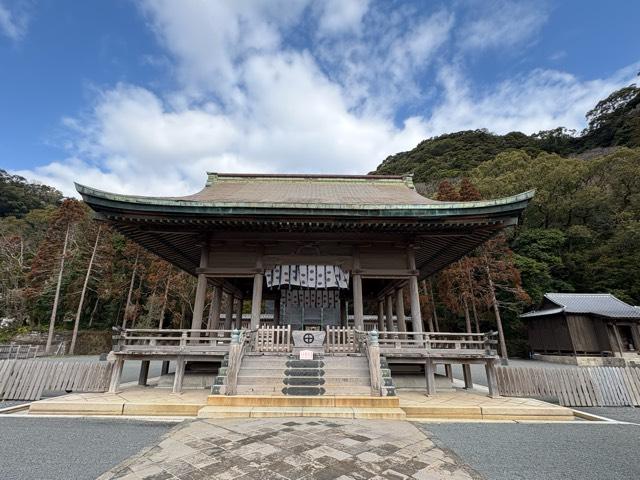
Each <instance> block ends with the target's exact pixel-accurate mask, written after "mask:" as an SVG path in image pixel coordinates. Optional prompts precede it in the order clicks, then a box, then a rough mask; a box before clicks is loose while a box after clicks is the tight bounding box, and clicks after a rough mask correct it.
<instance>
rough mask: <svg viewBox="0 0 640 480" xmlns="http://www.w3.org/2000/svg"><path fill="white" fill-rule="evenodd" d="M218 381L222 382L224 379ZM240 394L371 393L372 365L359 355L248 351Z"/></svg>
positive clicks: (242, 372)
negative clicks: (303, 356) (305, 355)
mask: <svg viewBox="0 0 640 480" xmlns="http://www.w3.org/2000/svg"><path fill="white" fill-rule="evenodd" d="M218 382H219V383H220V384H221V385H222V384H223V383H224V380H220V381H218V380H217V379H216V383H218ZM214 393H215V392H214ZM220 393H222V392H220ZM237 395H295V396H319V395H360V396H362V395H371V380H370V377H369V365H368V363H367V358H366V357H365V356H363V355H359V354H351V355H316V356H315V358H314V360H299V359H298V358H297V357H296V356H294V355H282V354H273V355H270V354H256V353H247V354H245V356H244V358H243V359H242V365H241V366H240V371H239V373H238V386H237Z"/></svg>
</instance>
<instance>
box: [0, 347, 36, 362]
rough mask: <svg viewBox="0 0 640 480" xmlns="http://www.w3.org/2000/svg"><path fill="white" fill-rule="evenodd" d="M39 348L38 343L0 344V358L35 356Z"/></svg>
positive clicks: (12, 358) (10, 358)
mask: <svg viewBox="0 0 640 480" xmlns="http://www.w3.org/2000/svg"><path fill="white" fill-rule="evenodd" d="M38 350H39V346H38V345H35V346H34V345H0V360H16V359H24V358H35V357H36V356H37V355H38Z"/></svg>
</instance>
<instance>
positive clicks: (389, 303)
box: [385, 295, 395, 332]
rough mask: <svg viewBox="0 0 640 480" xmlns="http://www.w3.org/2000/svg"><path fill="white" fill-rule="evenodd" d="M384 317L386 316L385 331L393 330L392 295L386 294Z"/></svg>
mask: <svg viewBox="0 0 640 480" xmlns="http://www.w3.org/2000/svg"><path fill="white" fill-rule="evenodd" d="M385 307H386V315H385V316H386V317H387V332H393V331H394V330H395V328H394V326H393V297H392V296H391V295H387V296H386V297H385Z"/></svg>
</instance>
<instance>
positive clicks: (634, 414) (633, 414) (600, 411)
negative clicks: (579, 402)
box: [576, 407, 640, 425]
mask: <svg viewBox="0 0 640 480" xmlns="http://www.w3.org/2000/svg"><path fill="white" fill-rule="evenodd" d="M576 409H577V410H580V411H583V412H588V413H592V414H594V415H600V416H601V417H607V418H611V419H612V420H618V421H619V422H631V423H637V424H639V425H640V408H633V407H576Z"/></svg>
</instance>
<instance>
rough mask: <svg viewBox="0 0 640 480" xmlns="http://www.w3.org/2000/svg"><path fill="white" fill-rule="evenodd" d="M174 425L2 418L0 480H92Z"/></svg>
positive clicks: (73, 419) (68, 419) (0, 427)
mask: <svg viewBox="0 0 640 480" xmlns="http://www.w3.org/2000/svg"><path fill="white" fill-rule="evenodd" d="M174 426H175V424H174V423H160V422H140V421H123V420H99V419H76V418H65V419H50V418H15V417H14V418H9V417H4V418H0V431H2V432H3V435H2V436H3V440H2V441H1V442H0V459H1V461H0V478H1V479H2V480H58V479H65V480H84V479H87V480H89V479H95V478H96V477H98V476H99V475H100V474H102V473H103V472H105V471H107V470H109V469H110V468H112V467H113V466H115V465H117V464H118V463H120V462H122V461H123V460H125V459H126V458H128V457H130V456H131V455H133V454H134V453H136V452H138V451H140V450H141V449H143V448H144V447H146V446H148V445H152V444H156V443H157V442H158V441H159V439H160V437H161V436H162V435H164V434H165V433H167V432H168V431H169V430H170V429H171V428H172V427H174ZM8 439H10V441H7V440H8Z"/></svg>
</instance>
